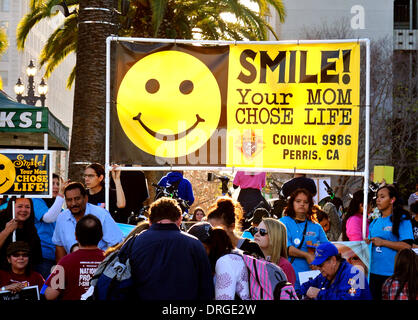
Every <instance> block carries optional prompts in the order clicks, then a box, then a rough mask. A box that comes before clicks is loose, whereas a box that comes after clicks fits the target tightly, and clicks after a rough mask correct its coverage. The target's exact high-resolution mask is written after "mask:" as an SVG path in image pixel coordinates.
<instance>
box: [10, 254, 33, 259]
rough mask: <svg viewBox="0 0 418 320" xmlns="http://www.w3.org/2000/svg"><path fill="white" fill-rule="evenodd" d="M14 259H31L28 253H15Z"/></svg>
mask: <svg viewBox="0 0 418 320" xmlns="http://www.w3.org/2000/svg"><path fill="white" fill-rule="evenodd" d="M12 257H13V258H19V257H23V258H27V257H29V255H28V254H27V253H13V254H12Z"/></svg>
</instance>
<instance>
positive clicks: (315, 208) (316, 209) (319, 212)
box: [312, 205, 331, 223]
mask: <svg viewBox="0 0 418 320" xmlns="http://www.w3.org/2000/svg"><path fill="white" fill-rule="evenodd" d="M312 212H313V213H314V214H315V215H314V216H315V219H316V221H317V222H318V223H320V222H321V221H322V220H324V219H326V220H328V221H329V216H328V214H327V213H326V212H325V211H324V210H322V209H321V208H320V207H319V206H318V205H314V206H313V208H312ZM330 223H331V221H330Z"/></svg>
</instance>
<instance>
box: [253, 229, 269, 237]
mask: <svg viewBox="0 0 418 320" xmlns="http://www.w3.org/2000/svg"><path fill="white" fill-rule="evenodd" d="M253 230H254V234H256V233H257V232H260V236H262V237H264V236H265V235H266V234H268V232H267V230H266V229H263V228H257V227H254V228H253Z"/></svg>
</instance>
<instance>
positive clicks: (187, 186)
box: [158, 171, 194, 206]
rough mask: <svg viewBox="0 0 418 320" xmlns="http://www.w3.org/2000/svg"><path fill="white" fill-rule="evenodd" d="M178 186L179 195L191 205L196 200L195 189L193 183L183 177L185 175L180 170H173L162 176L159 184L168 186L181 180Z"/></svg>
mask: <svg viewBox="0 0 418 320" xmlns="http://www.w3.org/2000/svg"><path fill="white" fill-rule="evenodd" d="M179 180H180V183H179V186H178V194H179V197H180V198H182V199H183V200H186V201H188V203H189V206H191V205H192V204H193V202H194V196H193V189H192V184H191V183H190V181H189V180H187V179H186V178H183V175H182V174H181V173H180V172H177V171H172V172H170V173H168V174H167V175H166V176H164V177H162V178H161V180H160V181H159V182H158V185H159V186H163V187H166V186H168V185H172V184H173V183H174V182H176V181H179Z"/></svg>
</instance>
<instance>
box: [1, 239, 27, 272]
mask: <svg viewBox="0 0 418 320" xmlns="http://www.w3.org/2000/svg"><path fill="white" fill-rule="evenodd" d="M6 257H7V262H8V263H9V266H10V270H11V271H12V272H14V273H16V274H24V273H28V272H30V247H29V245H28V244H27V243H26V242H24V241H16V242H12V243H10V244H9V245H8V247H7V249H6Z"/></svg>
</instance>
